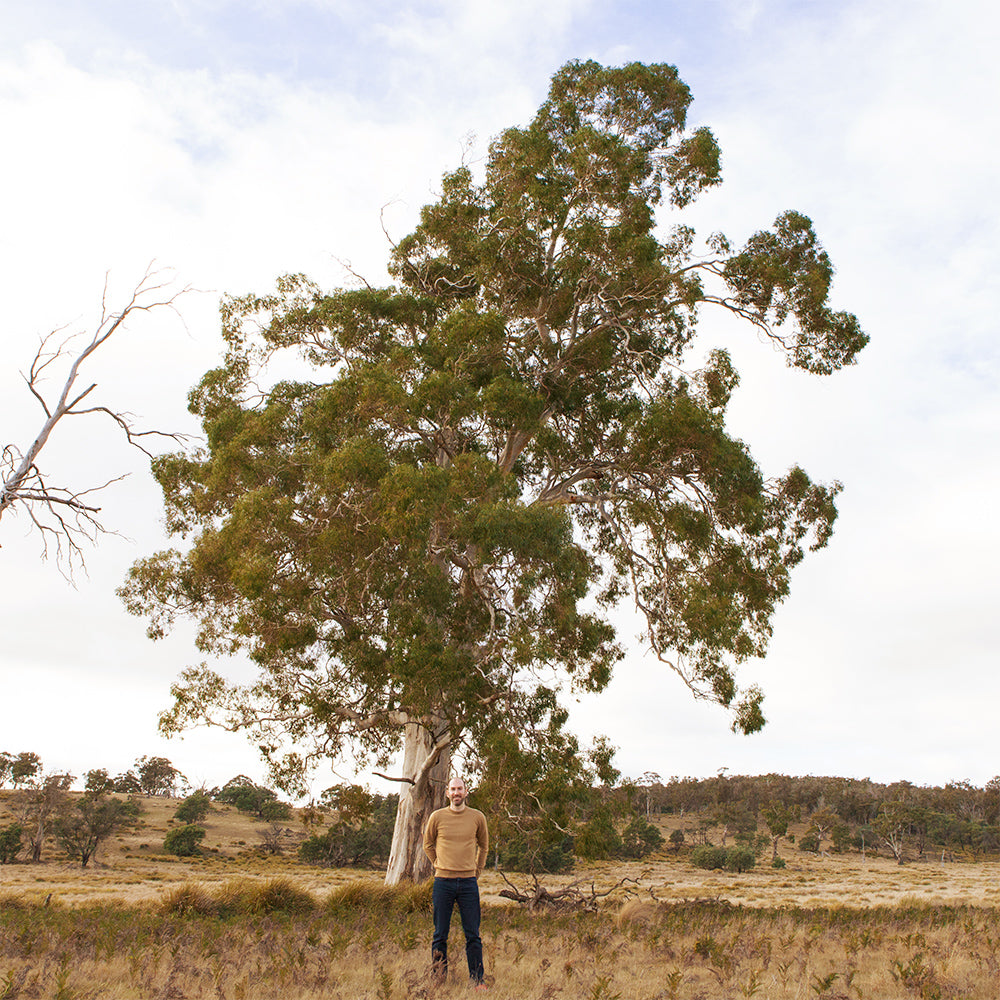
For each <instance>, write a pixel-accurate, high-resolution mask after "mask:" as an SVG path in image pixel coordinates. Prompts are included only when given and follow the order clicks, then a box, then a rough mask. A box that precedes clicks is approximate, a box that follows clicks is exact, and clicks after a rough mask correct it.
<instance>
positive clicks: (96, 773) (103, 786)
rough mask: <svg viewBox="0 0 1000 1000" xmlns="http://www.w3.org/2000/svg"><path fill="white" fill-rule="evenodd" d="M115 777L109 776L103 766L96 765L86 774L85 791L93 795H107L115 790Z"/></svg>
mask: <svg viewBox="0 0 1000 1000" xmlns="http://www.w3.org/2000/svg"><path fill="white" fill-rule="evenodd" d="M114 786H115V779H114V778H110V777H108V772H107V771H106V770H105V769H104V768H103V767H96V768H94V769H93V770H91V771H88V772H87V773H86V775H85V776H84V783H83V788H84V791H86V792H90V793H91V794H93V795H106V794H107V793H108V792H112V791H114V790H115V787H114Z"/></svg>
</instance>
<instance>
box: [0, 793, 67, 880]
mask: <svg viewBox="0 0 1000 1000" xmlns="http://www.w3.org/2000/svg"><path fill="white" fill-rule="evenodd" d="M75 780H76V779H75V778H74V776H73V775H72V774H45V775H42V774H36V775H35V777H34V778H32V779H31V782H30V783H29V784H28V785H27V786H26V787H25V788H22V789H19V790H18V791H16V792H14V793H13V795H12V796H11V797H10V799H9V800H8V804H9V806H10V808H11V809H12V810H13V812H14V813H15V815H16V816H17V818H18V822H19V823H20V824H21V825H22V826H23V828H24V832H25V835H26V836H27V838H28V843H29V846H30V848H31V862H32V863H33V864H37V863H38V862H39V861H41V859H42V848H43V846H44V844H45V841H46V839H47V838H48V837H49V835H50V834H51V832H52V825H53V822H54V821H55V818H56V816H58V815H59V813H60V812H62V811H63V809H64V808H65V805H66V802H67V792H68V790H69V788H70V787H71V786H72V784H73V782H74V781H75Z"/></svg>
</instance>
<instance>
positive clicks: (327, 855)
mask: <svg viewBox="0 0 1000 1000" xmlns="http://www.w3.org/2000/svg"><path fill="white" fill-rule="evenodd" d="M322 798H323V800H324V801H325V802H329V803H336V804H337V805H335V808H337V809H338V818H337V821H336V822H334V823H332V824H331V826H330V827H329V829H327V830H325V831H324V832H322V833H318V834H314V835H313V836H312V837H309V838H308V839H307V840H305V841H303V842H302V844H300V845H299V852H298V853H299V860H301V861H304V862H306V863H307V864H312V865H320V866H322V867H325V868H343V867H355V868H357V867H365V866H367V865H376V866H381V865H385V864H386V863H387V862H388V860H389V851H390V848H391V847H392V831H393V825H394V821H395V814H396V804H397V801H398V797H397V796H395V795H386V796H382V795H373V794H372V793H370V792H368V791H366V790H365V789H363V788H361V787H360V786H357V785H350V786H340V787H339V788H334V789H331V788H328V789H326V791H325V792H324V793H323V796H322Z"/></svg>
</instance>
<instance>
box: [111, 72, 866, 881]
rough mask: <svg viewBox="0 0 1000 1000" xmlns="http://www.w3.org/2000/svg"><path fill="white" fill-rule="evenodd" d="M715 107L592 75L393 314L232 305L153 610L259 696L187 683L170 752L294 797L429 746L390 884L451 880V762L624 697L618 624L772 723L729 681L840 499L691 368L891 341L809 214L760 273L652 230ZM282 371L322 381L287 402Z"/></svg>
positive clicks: (411, 281)
mask: <svg viewBox="0 0 1000 1000" xmlns="http://www.w3.org/2000/svg"><path fill="white" fill-rule="evenodd" d="M690 100H691V95H690V92H689V91H688V88H687V87H686V86H685V84H684V83H683V82H682V81H681V80H680V79H679V78H678V75H677V71H676V70H675V69H674V68H673V67H672V66H667V65H652V66H646V65H640V64H632V65H628V66H624V67H622V68H618V69H608V68H604V67H602V66H600V65H597V64H596V63H593V62H587V63H578V62H574V63H569V64H568V65H566V66H564V67H563V68H562V69H561V70H560V71H559V72H558V73H557V74H556V75H555V77H554V78H553V80H552V86H551V90H550V93H549V97H548V100H546V101H545V103H544V104H543V105H542V106H541V108H540V109H539V111H538V113H537V115H536V117H535V118H534V120H533V121H532V122H531V124H530V125H528V126H527V127H526V128H511V129H509V130H508V131H506V132H504V133H503V134H502V135H500V136H499V137H498V138H497V139H496V140H495V141H494V142H493V143H492V145H491V147H490V151H489V157H488V161H487V164H486V168H485V175H484V176H483V177H482V178H477V177H476V176H474V175H473V173H472V172H471V171H470V170H468V169H466V168H462V169H459V170H456V171H455V172H454V173H451V174H449V175H447V176H445V177H444V179H443V186H442V194H441V197H440V199H439V200H438V201H437V202H435V203H434V204H432V205H428V206H426V207H425V208H424V209H423V211H422V214H421V219H420V224H419V225H418V226H417V228H416V230H415V231H414V232H413V233H412V234H410V235H408V236H407V237H405V238H404V239H402V240H401V241H400V242H399V243H398V244H397V245H395V246H394V248H393V250H392V259H391V273H392V275H393V278H394V280H395V281H396V285H394V286H392V287H387V288H372V287H367V286H366V287H356V288H349V289H343V290H338V291H334V292H332V293H324V292H321V291H320V290H319V289H318V288H317V287H315V286H314V285H313V284H312V283H310V282H309V281H308V280H306V279H305V278H303V277H301V276H294V277H287V278H283V279H281V280H279V282H278V287H277V291H276V292H275V293H274V294H271V295H266V296H247V297H243V298H231V299H227V300H226V301H225V302H224V304H223V310H222V315H223V331H224V334H225V337H226V341H227V343H228V354H227V356H226V359H225V364H224V365H223V366H222V367H221V368H218V369H216V370H213V371H210V372H208V373H207V374H206V375H205V377H204V378H203V379H202V381H201V383H200V384H199V386H198V387H197V388H196V389H195V390H194V391H193V392H192V394H191V408H192V410H193V412H195V413H197V414H198V415H199V416H200V417H201V419H202V421H203V424H204V428H205V434H206V436H207V445H206V447H205V448H204V449H203V450H199V451H194V452H188V453H178V454H173V455H169V456H167V457H164V458H161V459H159V460H158V461H157V462H156V463H155V474H156V476H157V478H158V480H159V482H160V484H161V485H162V487H163V492H164V498H165V503H166V509H167V519H168V525H169V528H170V530H171V531H172V532H175V533H177V534H178V535H180V536H182V537H186V538H187V539H188V542H187V545H186V548H184V550H183V551H169V552H161V553H158V554H156V555H154V556H152V557H151V558H149V559H146V560H144V561H142V562H139V563H137V564H136V565H135V567H134V568H133V570H132V572H131V575H130V578H129V580H128V582H127V583H126V585H125V586H124V587H123V589H122V593H123V596H124V599H125V600H126V603H127V605H128V607H129V609H130V610H132V611H133V612H135V613H137V614H140V615H144V616H147V617H148V618H149V620H150V634H151V635H153V636H157V635H161V634H162V633H163V631H164V630H165V629H167V628H168V627H169V626H170V624H171V623H172V621H173V620H174V618H175V617H176V616H178V615H182V616H188V617H192V618H194V619H196V620H197V621H198V623H199V625H200V633H199V640H198V641H199V645H200V647H201V649H202V650H203V651H205V652H206V653H210V654H230V653H235V652H237V651H241V650H242V651H247V652H249V654H250V655H251V656H252V658H253V659H254V660H255V661H256V663H257V664H259V667H260V673H259V677H258V680H257V681H256V682H255V683H253V684H250V685H243V686H240V685H231V684H230V683H228V682H227V681H226V680H224V679H223V678H222V677H221V676H220V675H219V674H217V673H216V672H214V671H213V670H211V669H209V668H208V667H207V666H205V665H202V666H200V667H196V668H192V669H189V670H187V671H185V672H184V674H183V675H182V676H181V679H180V680H179V681H178V683H177V684H175V686H174V688H173V695H174V704H173V707H172V708H171V709H170V710H169V711H168V712H166V713H165V714H164V716H163V719H162V725H163V727H164V728H165V729H166V730H168V731H169V730H176V729H180V728H182V727H185V726H187V725H190V724H195V723H199V722H202V723H204V722H210V723H214V724H217V725H223V726H227V727H229V728H232V729H239V730H245V731H247V732H248V733H249V734H250V736H251V738H252V739H253V740H254V742H255V743H256V744H257V745H258V746H260V748H261V751H262V753H263V754H264V755H265V757H267V758H269V760H270V762H271V766H272V769H273V772H274V774H275V777H276V778H277V779H278V780H280V781H282V782H284V783H285V784H286V785H293V784H294V783H295V782H296V780H298V778H299V776H300V774H301V772H302V769H303V768H305V767H307V766H308V764H309V761H310V760H311V759H314V758H316V757H317V756H320V757H322V756H336V755H339V754H340V753H342V752H344V751H345V750H346V749H348V747H350V748H351V749H352V750H353V751H354V752H355V753H360V754H362V755H368V756H369V757H374V758H375V759H376V760H377V761H379V762H381V763H382V765H383V766H384V765H385V763H386V761H388V760H390V759H392V758H394V757H396V756H397V755H398V754H399V753H400V751H402V754H403V773H402V775H400V777H401V778H402V779H404V782H403V784H402V785H401V788H402V794H401V796H400V805H399V814H398V817H397V824H396V832H395V839H394V846H393V856H392V859H391V861H390V864H389V872H388V875H387V881H390V882H393V881H397V880H399V879H400V878H405V877H410V878H419V877H422V876H423V875H424V874H425V873H426V867H425V861H424V859H423V856H422V852H421V850H420V829H421V825H422V823H423V821H424V819H425V817H426V815H427V813H428V812H429V810H430V809H432V808H434V807H436V806H437V805H439V804H440V803H441V801H442V797H441V794H440V789H441V788H442V787H443V783H444V781H445V780H446V775H447V771H448V768H449V764H450V759H451V755H452V754H453V753H454V752H456V751H457V750H458V749H459V748H475V747H481V746H484V745H487V744H489V742H490V740H491V738H494V737H496V736H497V735H498V734H505V735H506V736H507V738H508V742H509V737H510V736H511V735H512V734H513V735H514V736H515V737H517V738H520V739H522V740H523V741H524V743H525V745H531V744H532V743H533V745H535V746H540V745H541V744H544V742H545V739H546V733H555V732H556V731H557V730H558V729H559V725H560V723H561V722H562V721H563V719H564V718H565V715H564V713H563V711H562V709H561V708H560V707H559V704H558V701H557V692H558V690H560V689H561V688H564V687H566V686H567V685H568V686H575V687H576V688H578V689H586V690H590V691H599V690H601V689H602V688H603V687H604V686H605V685H606V684H607V683H608V680H609V678H610V676H611V671H612V667H613V665H614V664H615V662H616V661H617V660H618V659H619V658H620V657H621V655H622V650H621V647H620V646H619V644H618V641H617V638H616V630H615V625H614V609H615V608H616V607H617V606H618V605H620V604H621V603H623V602H625V603H629V604H632V605H634V606H635V608H637V609H638V610H639V611H640V612H641V614H642V615H643V616H644V619H645V623H646V634H647V638H648V642H649V645H650V647H651V648H652V649H653V651H655V653H656V655H657V656H658V657H659V659H660V660H661V661H662V662H663V664H664V665H665V666H666V667H667V668H669V669H670V670H672V671H673V672H675V673H676V674H678V675H680V677H681V678H682V679H683V681H684V682H685V683H686V684H687V685H688V687H689V688H690V689H691V691H692V692H694V694H695V695H696V696H697V697H704V698H710V699H713V700H715V701H717V702H719V703H721V704H722V705H725V706H729V707H730V708H731V709H732V711H733V726H734V728H736V729H738V730H742V731H744V732H752V731H754V730H756V729H759V728H760V726H762V725H763V723H764V719H763V715H762V712H761V708H760V702H761V694H760V692H759V691H758V690H757V689H755V688H751V689H750V690H748V691H745V692H742V693H740V692H738V690H737V684H736V681H735V678H734V668H735V666H736V665H737V664H738V663H739V662H740V661H743V660H746V659H747V658H748V657H754V656H760V655H762V654H763V653H764V651H765V649H766V646H767V642H768V638H769V636H770V633H771V618H772V613H773V611H774V609H775V607H776V605H777V604H778V603H779V602H780V601H781V600H782V599H783V598H784V597H785V595H786V594H787V593H788V585H789V571H790V570H791V568H792V567H793V566H794V565H795V564H796V563H797V562H798V561H799V560H800V559H801V558H802V556H803V551H804V549H805V548H807V547H809V548H816V547H819V546H822V545H823V544H825V543H826V541H827V539H828V537H829V535H830V532H831V528H832V525H833V521H834V518H835V516H836V510H835V507H834V498H835V495H836V493H837V490H838V488H839V487H838V486H837V485H833V486H824V485H818V484H815V483H813V482H811V481H810V479H809V477H808V476H807V475H806V473H805V472H803V471H802V470H801V469H799V468H794V469H792V470H791V471H790V472H788V474H787V475H785V476H783V477H781V478H777V479H766V478H764V477H763V476H762V474H761V472H760V470H759V469H758V467H757V465H756V464H755V462H754V460H753V458H752V457H751V456H750V454H749V453H748V452H747V449H746V447H745V446H744V445H743V443H742V442H741V441H739V440H736V439H734V438H732V437H730V436H729V435H728V434H727V432H726V429H725V424H724V413H725V408H726V405H727V401H728V399H729V396H730V393H731V391H732V389H733V388H734V386H735V385H736V383H737V374H736V372H735V371H734V369H733V367H732V364H731V363H730V359H729V357H728V356H727V355H726V353H725V352H722V351H714V352H712V353H711V354H710V355H709V358H708V361H707V363H702V364H701V365H700V366H699V365H698V364H697V363H696V362H694V361H693V360H692V355H693V352H692V350H691V348H692V343H693V341H694V336H695V325H696V320H697V318H698V314H699V311H700V310H701V309H702V308H703V307H704V306H714V307H717V308H719V309H722V310H728V311H729V312H731V313H735V314H737V315H738V316H741V317H743V318H744V319H746V320H747V321H748V323H749V324H750V325H751V326H752V327H755V328H756V329H757V330H759V331H763V332H764V333H765V334H766V335H767V337H769V338H771V339H772V340H773V341H774V342H775V343H777V344H778V345H780V347H781V348H783V349H784V351H785V352H786V354H787V358H788V361H789V363H790V364H792V365H794V366H796V367H799V368H804V369H806V370H808V371H812V372H817V373H824V374H825V373H829V372H832V371H833V370H835V369H837V368H839V367H841V366H842V365H845V364H850V363H852V362H853V360H854V357H855V355H856V353H857V352H858V351H859V350H860V349H861V348H862V347H863V346H864V344H865V343H866V341H867V337H866V336H865V334H864V333H862V332H861V330H860V329H859V326H858V323H857V321H856V320H855V318H854V317H853V316H851V315H849V314H846V313H840V312H833V311H831V309H830V308H829V307H828V305H827V295H828V290H829V287H830V281H831V276H832V268H831V265H830V262H829V260H828V258H827V255H826V254H825V252H824V251H823V250H822V248H821V247H820V245H819V244H818V242H817V240H816V237H815V235H814V233H813V230H812V226H811V223H810V221H809V220H808V219H807V218H806V217H804V216H802V215H800V214H798V213H795V212H788V213H786V214H784V215H782V216H781V217H780V218H779V219H778V220H777V221H776V223H775V225H774V227H773V228H772V229H771V230H768V231H764V232H759V233H757V234H756V235H754V236H753V237H752V238H751V239H750V240H749V242H748V243H747V244H746V246H745V247H743V248H742V249H741V250H739V251H734V250H733V249H732V248H731V247H730V245H729V244H728V242H727V241H726V239H725V238H724V237H722V236H720V235H713V236H712V237H711V238H710V239H709V240H708V241H707V243H705V244H704V245H702V246H701V249H700V251H699V244H698V243H697V242H696V237H695V234H694V232H693V231H692V230H691V229H690V228H688V227H685V226H683V225H679V226H677V227H676V228H673V229H672V230H670V231H669V232H665V233H664V234H662V235H660V234H658V230H657V222H656V219H655V216H654V210H655V208H656V206H658V205H660V204H661V202H663V201H666V202H668V203H669V204H670V205H671V206H673V208H674V209H676V210H681V209H683V208H684V207H685V206H686V205H687V204H689V203H690V202H691V201H692V199H693V198H695V196H696V195H697V194H698V193H699V192H700V191H701V190H702V189H704V188H706V187H709V186H711V185H714V184H717V183H718V182H719V180H720V170H719V150H718V147H717V146H716V143H715V140H714V138H713V136H712V134H711V132H710V131H709V130H708V129H705V128H701V129H697V130H695V131H691V132H689V131H686V129H685V117H686V113H687V109H688V105H689V103H690ZM286 351H293V352H300V354H301V355H302V356H303V358H304V359H305V360H306V361H307V362H308V363H309V364H310V365H311V366H312V368H311V374H310V376H309V378H308V379H304V380H300V381H282V382H279V383H278V384H276V385H274V386H273V387H272V388H269V389H266V390H261V389H259V388H258V386H259V385H266V383H265V382H262V381H261V379H262V378H266V375H262V374H261V372H262V370H264V371H266V366H267V364H268V363H269V362H271V361H272V360H273V358H274V356H275V355H277V354H278V353H280V352H286ZM702 353H703V352H702ZM652 683H653V684H654V685H656V686H659V683H660V682H659V680H653V681H652ZM289 743H291V744H292V745H293V746H294V747H295V748H296V752H295V753H292V754H288V753H286V752H285V750H284V748H287V747H288V745H289Z"/></svg>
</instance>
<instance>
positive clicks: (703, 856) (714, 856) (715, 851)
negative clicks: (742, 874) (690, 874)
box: [691, 846, 728, 870]
mask: <svg viewBox="0 0 1000 1000" xmlns="http://www.w3.org/2000/svg"><path fill="white" fill-rule="evenodd" d="M727 853H728V851H727V849H726V848H725V847H712V846H703V847H696V848H695V849H694V850H693V851H692V852H691V864H693V865H694V866H695V868H708V869H710V870H717V869H720V868H725V867H726V855H727Z"/></svg>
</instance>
